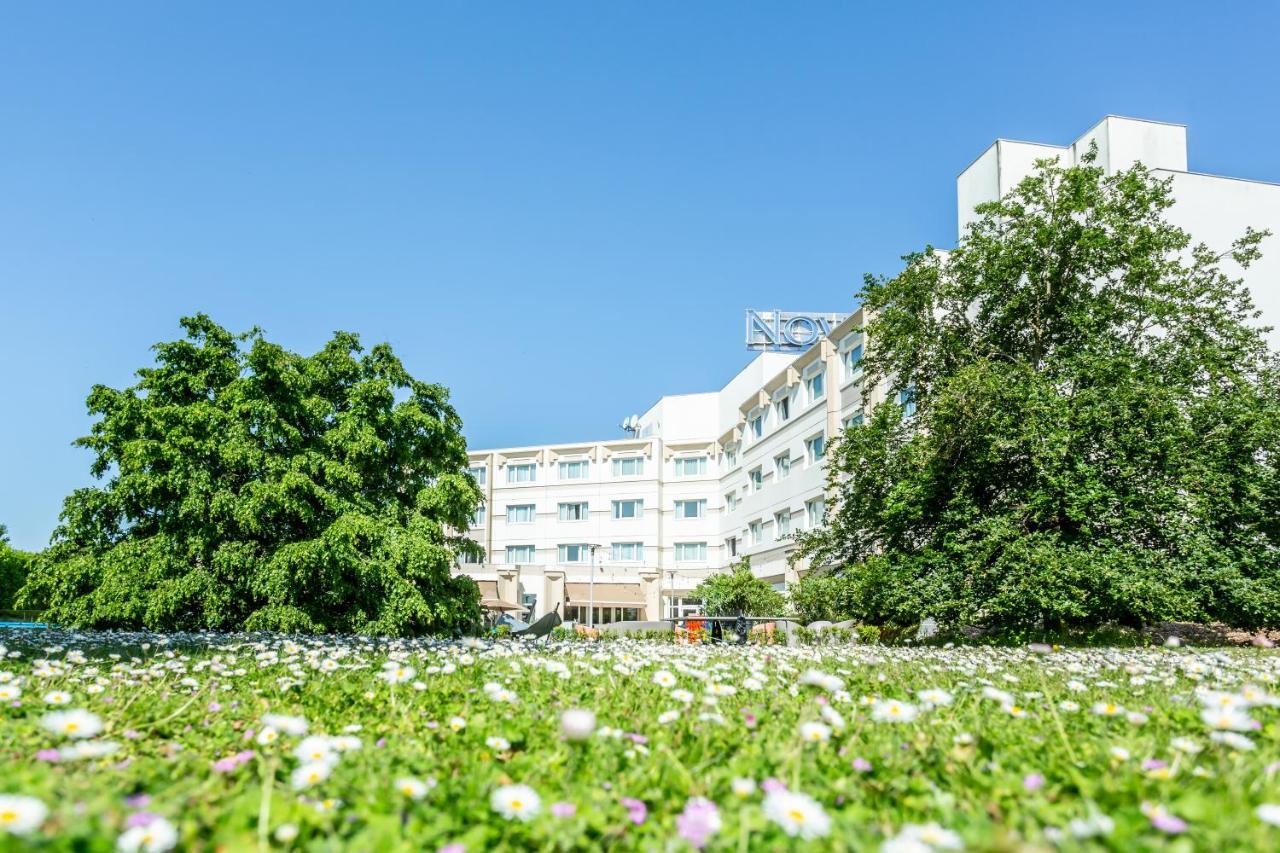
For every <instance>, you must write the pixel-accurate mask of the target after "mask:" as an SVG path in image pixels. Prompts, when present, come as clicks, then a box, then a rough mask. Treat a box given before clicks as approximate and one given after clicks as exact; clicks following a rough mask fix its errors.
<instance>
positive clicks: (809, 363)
mask: <svg viewBox="0 0 1280 853" xmlns="http://www.w3.org/2000/svg"><path fill="white" fill-rule="evenodd" d="M1091 143H1096V144H1097V146H1098V161H1097V164H1098V165H1099V166H1101V167H1102V168H1103V169H1105V170H1107V171H1108V172H1113V171H1117V170H1122V169H1124V168H1127V167H1128V166H1130V165H1132V164H1133V163H1134V162H1137V161H1141V162H1143V163H1144V164H1146V165H1147V166H1148V167H1149V168H1151V169H1152V170H1153V171H1154V172H1155V173H1156V175H1157V176H1158V177H1172V179H1173V192H1174V196H1175V198H1176V200H1177V203H1176V204H1175V205H1174V206H1173V207H1172V208H1171V209H1170V211H1169V212H1168V216H1169V218H1170V220H1171V221H1172V222H1174V223H1175V224H1177V225H1180V226H1181V227H1183V228H1185V229H1186V230H1188V231H1189V232H1190V233H1191V234H1192V236H1193V238H1194V239H1195V240H1197V241H1204V242H1207V243H1209V244H1210V245H1212V246H1215V247H1226V246H1227V245H1228V244H1229V242H1230V241H1231V240H1232V239H1234V238H1236V237H1238V236H1241V235H1242V234H1243V233H1244V231H1245V228H1246V226H1252V227H1254V228H1256V229H1270V230H1271V231H1273V232H1275V234H1273V236H1272V237H1270V238H1268V239H1267V240H1266V241H1265V242H1264V244H1263V246H1262V250H1263V259H1262V261H1261V262H1259V263H1257V264H1255V265H1254V266H1253V267H1252V268H1251V269H1250V270H1249V271H1248V273H1247V275H1246V283H1248V284H1249V286H1250V288H1251V290H1252V292H1253V297H1254V300H1255V302H1256V303H1257V304H1258V306H1259V307H1260V308H1261V309H1262V310H1263V313H1264V319H1266V321H1267V322H1269V323H1272V324H1273V325H1277V326H1280V236H1275V235H1280V185H1278V184H1271V183H1264V182H1258V181H1250V180H1243V179H1237V178H1224V177H1218V176H1212V175H1204V174H1199V173H1194V172H1188V171H1187V168H1186V167H1187V155H1186V148H1187V146H1186V128H1185V127H1184V126H1182V125H1174V124H1165V123H1161V122H1151V121H1143V120H1137V119H1127V118H1119V117H1115V116H1108V117H1107V118H1104V119H1103V120H1102V121H1101V122H1099V123H1098V124H1097V125H1095V126H1094V127H1093V128H1091V129H1090V130H1089V131H1088V132H1086V133H1085V134H1084V135H1083V136H1082V137H1080V139H1078V140H1076V141H1075V142H1073V143H1071V144H1070V145H1065V146H1055V145H1045V144H1039V143H1029V142H1014V141H1010V140H1003V139H1001V140H997V141H996V142H995V143H993V144H992V145H991V147H989V148H988V149H987V150H986V151H985V152H983V154H982V155H981V156H979V157H978V159H977V160H975V161H974V162H973V163H972V164H971V165H970V166H969V167H968V168H967V169H965V171H964V172H962V173H961V174H960V176H959V178H958V179H957V181H956V186H957V205H958V207H957V213H958V217H957V218H958V231H959V233H960V234H961V235H963V234H964V231H965V229H966V227H967V225H968V224H969V223H970V222H971V221H972V220H973V218H974V214H973V208H974V206H975V205H977V204H979V203H981V202H983V201H989V200H993V199H996V198H998V197H1000V196H1002V195H1004V194H1005V193H1007V192H1009V191H1010V190H1011V189H1012V188H1013V187H1014V186H1015V185H1016V184H1017V182H1018V181H1020V180H1021V179H1022V178H1023V177H1025V176H1026V175H1027V174H1029V173H1030V171H1031V170H1032V168H1033V164H1034V161H1035V160H1037V159H1044V158H1049V157H1059V158H1061V160H1062V162H1064V163H1067V164H1071V163H1075V162H1078V160H1079V158H1080V157H1081V155H1083V154H1084V152H1086V151H1087V150H1088V149H1089V147H1090V144H1091ZM863 324H864V317H863V315H862V312H861V311H858V312H857V313H855V314H853V315H851V316H849V317H847V318H846V319H844V320H843V321H841V322H839V323H837V324H835V325H834V326H833V327H831V328H830V330H829V332H828V333H827V334H824V335H822V336H820V337H819V338H818V340H817V341H816V342H814V343H813V345H812V346H810V347H809V348H808V349H807V350H805V351H803V352H800V353H798V354H797V353H795V352H790V353H785V352H762V353H760V354H759V355H757V356H756V357H755V358H754V359H753V360H752V361H751V362H750V363H749V364H748V365H747V366H746V367H744V368H743V369H742V370H741V371H740V372H739V373H738V374H737V375H736V376H735V377H733V378H732V379H731V380H730V381H729V382H728V383H727V384H726V385H725V386H724V387H723V388H721V389H720V390H718V391H712V392H708V393H702V394H685V395H677V396H668V397H663V398H661V399H660V400H658V402H657V403H655V404H654V405H653V406H652V407H650V408H649V410H648V411H646V412H645V413H644V414H643V415H642V416H640V418H639V422H638V425H637V427H636V429H635V430H633V434H632V435H628V436H627V437H623V438H618V439H613V440H605V441H588V442H579V443H572V444H557V445H547V446H538V447H515V448H503V449H498V450H479V451H473V452H471V454H470V458H471V466H472V472H473V474H474V475H475V477H476V479H477V481H478V482H479V483H480V485H481V488H482V491H483V492H484V497H485V502H484V506H483V508H482V509H481V511H480V513H478V515H477V518H476V523H475V525H474V526H473V528H472V530H471V531H470V535H471V537H472V538H473V539H475V541H477V542H478V543H479V544H480V545H481V547H482V548H483V550H484V553H485V558H484V559H483V560H482V561H479V562H476V563H471V564H464V565H460V566H459V571H460V572H463V573H465V574H467V575H469V576H471V577H473V578H474V579H476V580H477V582H478V583H479V584H480V586H481V594H482V596H483V597H485V598H488V599H495V600H497V601H500V602H505V603H508V604H512V605H515V604H519V605H524V606H526V607H528V608H529V609H530V611H531V612H532V614H533V615H535V616H536V615H542V614H544V613H547V612H550V611H551V610H553V609H558V610H559V612H560V614H561V615H562V616H563V617H564V618H565V619H566V620H579V621H584V622H585V621H588V611H589V610H590V609H591V608H592V607H594V613H593V616H594V619H593V620H592V621H594V622H595V623H596V624H604V623H609V622H614V621H623V620H635V619H646V620H654V619H664V618H670V617H672V616H683V615H690V614H692V613H696V612H698V603H697V602H696V601H693V600H692V599H691V597H690V591H691V590H692V589H693V588H694V587H695V586H696V585H697V584H698V583H699V582H700V581H701V580H702V579H704V578H705V577H707V576H708V575H709V574H711V573H712V572H717V571H723V570H725V569H726V568H728V567H729V566H730V565H731V564H733V563H734V562H736V561H737V560H739V559H741V558H744V557H746V558H750V561H751V567H752V570H753V572H754V573H755V574H756V575H757V576H759V577H761V578H764V579H766V580H768V581H770V582H772V583H774V584H775V585H776V586H777V587H778V588H780V589H781V588H785V586H786V584H788V583H790V582H793V581H794V580H795V579H796V578H797V577H798V576H799V575H800V574H801V573H803V572H804V571H805V569H806V566H805V565H804V564H803V563H796V564H794V565H793V564H792V561H791V560H790V557H791V553H792V551H793V550H794V542H793V537H794V535H795V534H796V533H798V532H799V531H801V530H806V529H810V528H812V527H815V526H817V525H820V524H821V523H822V519H823V514H824V510H825V505H824V484H825V476H826V472H825V451H826V446H827V444H828V442H829V441H830V440H831V439H832V438H833V437H834V436H836V435H838V434H839V433H840V432H841V431H842V430H843V429H845V428H847V427H849V426H852V425H856V424H857V423H859V422H861V420H862V418H863V417H864V416H865V415H866V414H867V413H868V412H869V410H870V409H871V408H873V407H874V406H875V405H876V404H878V403H879V402H880V401H881V399H883V389H881V388H871V389H867V388H865V387H864V383H863V382H862V368H861V365H860V360H861V357H862V353H863V351H864V347H865V344H866V342H865V341H864V340H863V336H862V334H861V331H860V329H861V327H862V326H863ZM1272 341H1273V345H1275V344H1276V343H1277V342H1278V341H1280V338H1277V337H1276V333H1274V332H1273V337H1272Z"/></svg>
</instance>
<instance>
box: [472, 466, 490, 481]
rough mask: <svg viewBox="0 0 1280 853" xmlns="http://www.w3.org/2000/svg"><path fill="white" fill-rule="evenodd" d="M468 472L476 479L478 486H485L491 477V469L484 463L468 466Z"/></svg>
mask: <svg viewBox="0 0 1280 853" xmlns="http://www.w3.org/2000/svg"><path fill="white" fill-rule="evenodd" d="M467 473H468V474H470V475H471V479H473V480H475V481H476V485H477V486H483V485H484V484H485V483H486V482H487V481H488V479H489V469H488V468H486V467H485V466H483V465H480V466H477V467H475V468H468V469H467Z"/></svg>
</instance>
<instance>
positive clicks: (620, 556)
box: [611, 542, 644, 563]
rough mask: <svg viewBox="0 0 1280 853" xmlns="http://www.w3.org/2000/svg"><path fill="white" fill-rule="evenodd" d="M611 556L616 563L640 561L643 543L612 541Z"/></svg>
mask: <svg viewBox="0 0 1280 853" xmlns="http://www.w3.org/2000/svg"><path fill="white" fill-rule="evenodd" d="M611 556H612V557H613V560H614V562H616V563H642V562H644V543H643V542H614V543H613V550H612V553H611Z"/></svg>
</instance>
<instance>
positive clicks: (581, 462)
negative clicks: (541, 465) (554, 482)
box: [560, 459, 591, 480]
mask: <svg viewBox="0 0 1280 853" xmlns="http://www.w3.org/2000/svg"><path fill="white" fill-rule="evenodd" d="M590 473H591V463H590V462H588V461H587V460H585V459H575V460H573V461H570V462H561V463H560V479H561V480H585V479H587V477H588V475H590Z"/></svg>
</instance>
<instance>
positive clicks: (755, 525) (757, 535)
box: [747, 521, 764, 545]
mask: <svg viewBox="0 0 1280 853" xmlns="http://www.w3.org/2000/svg"><path fill="white" fill-rule="evenodd" d="M747 531H748V532H749V533H750V534H751V544H752V545H759V544H760V543H761V542H763V541H764V524H763V523H762V522H759V521H753V522H751V523H750V524H748V525H747Z"/></svg>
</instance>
